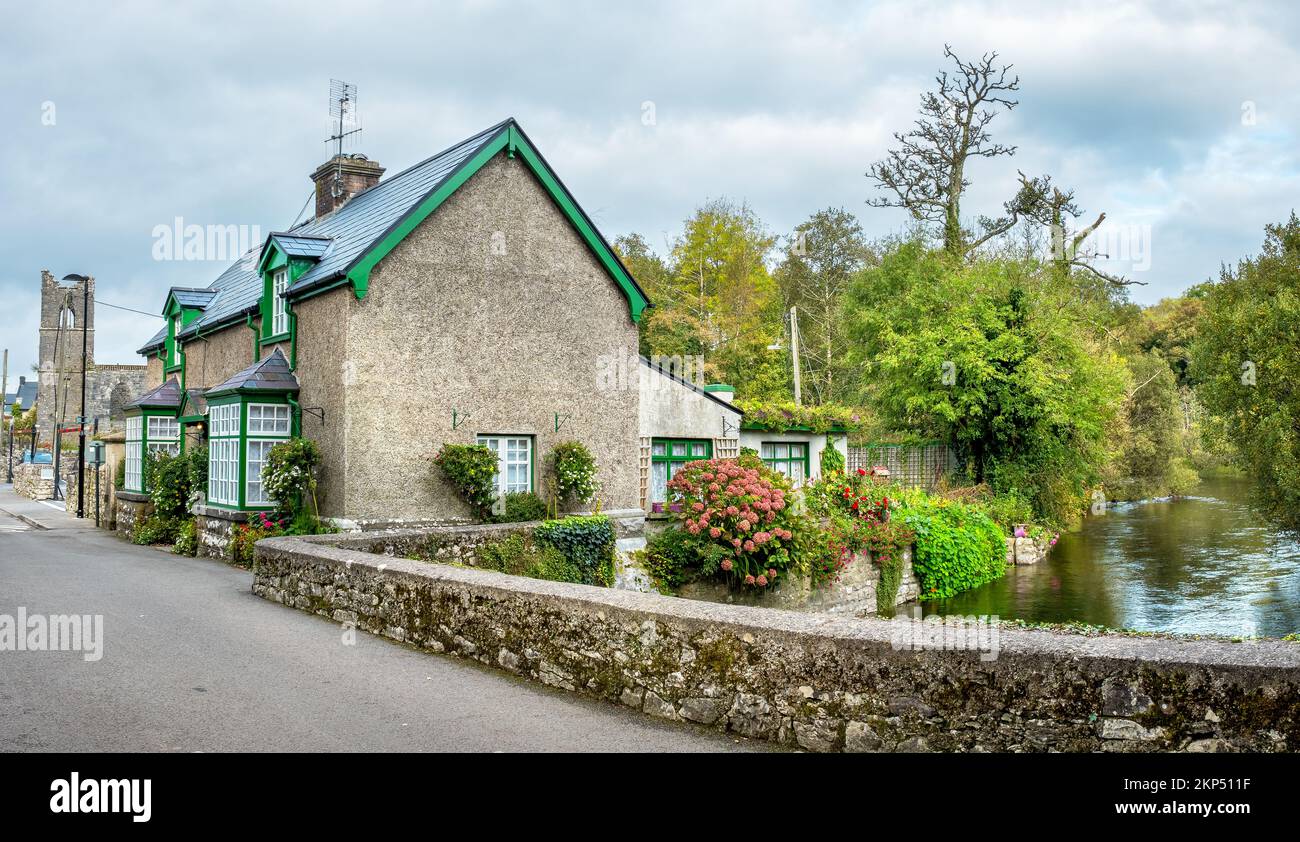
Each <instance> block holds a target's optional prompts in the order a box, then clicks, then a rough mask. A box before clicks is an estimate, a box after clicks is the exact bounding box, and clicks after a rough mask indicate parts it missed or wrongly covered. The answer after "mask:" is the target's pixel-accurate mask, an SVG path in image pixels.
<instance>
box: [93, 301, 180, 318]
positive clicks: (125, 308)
mask: <svg viewBox="0 0 1300 842" xmlns="http://www.w3.org/2000/svg"><path fill="white" fill-rule="evenodd" d="M95 303H96V304H103V305H104V306H105V307H113V308H115V309H117V310H126V311H127V312H128V313H139V314H140V315H142V316H152V317H153V318H155V319H162V320H163V321H167V317H166V316H160V315H158V314H157V313H146V312H145V311H144V310H135V309H132V308H130V307H123V306H122V305H121V304H109V303H108V302H107V301H100V300H99V299H98V298H96V299H95Z"/></svg>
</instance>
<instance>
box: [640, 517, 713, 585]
mask: <svg viewBox="0 0 1300 842" xmlns="http://www.w3.org/2000/svg"><path fill="white" fill-rule="evenodd" d="M731 556H732V551H731V548H730V547H724V546H722V545H721V544H715V543H713V542H712V541H707V540H703V539H701V538H700V536H698V535H691V534H690V533H689V532H686V531H685V530H682V529H666V530H664V531H663V532H661V533H659V534H658V535H656V536H654V537H653V538H651V539H650V540H649V541H647V542H646V548H645V550H644V551H643V552H642V556H641V560H642V563H643V565H644V567H645V569H646V572H647V573H649V574H650V578H651V579H653V580H654V583H655V586H656V587H657V588H659V590H660V591H663V592H671V591H675V590H676V589H678V588H680V587H681V586H682V585H685V584H688V583H690V582H695V581H698V580H700V579H705V578H708V577H710V576H713V575H715V574H717V573H718V571H719V570H721V569H722V562H723V561H724V560H725V559H729V558H731Z"/></svg>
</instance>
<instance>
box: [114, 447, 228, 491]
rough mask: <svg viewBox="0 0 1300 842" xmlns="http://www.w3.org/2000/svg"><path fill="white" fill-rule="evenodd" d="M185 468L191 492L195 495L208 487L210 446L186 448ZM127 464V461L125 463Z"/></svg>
mask: <svg viewBox="0 0 1300 842" xmlns="http://www.w3.org/2000/svg"><path fill="white" fill-rule="evenodd" d="M184 458H185V468H186V473H187V474H188V476H187V477H186V479H187V480H188V482H189V486H190V488H189V493H190V496H193V495H194V494H195V492H198V491H201V490H203V489H206V488H207V487H208V448H207V445H192V446H190V447H189V448H188V449H186V451H185V454H184ZM123 464H124V465H125V462H124V463H123Z"/></svg>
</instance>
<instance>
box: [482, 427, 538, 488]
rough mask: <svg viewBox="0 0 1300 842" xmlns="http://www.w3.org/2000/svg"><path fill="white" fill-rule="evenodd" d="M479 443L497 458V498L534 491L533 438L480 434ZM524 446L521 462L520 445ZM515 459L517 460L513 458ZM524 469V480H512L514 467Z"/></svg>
mask: <svg viewBox="0 0 1300 842" xmlns="http://www.w3.org/2000/svg"><path fill="white" fill-rule="evenodd" d="M477 443H478V444H481V445H483V446H485V447H487V448H488V449H489V450H491V451H492V452H493V453H495V454H496V456H497V475H496V478H495V482H496V487H497V496H498V497H504V496H505V495H506V494H511V493H519V492H526V491H532V490H533V437H532V436H525V435H504V434H503V435H498V434H495V433H492V434H488V433H484V434H480V435H479V436H478V438H477ZM521 443H522V445H523V457H524V458H523V459H522V460H520V459H518V458H517V457H518V456H519V452H520V451H519V445H520V444H521ZM512 457H515V458H512ZM521 465H522V466H523V467H524V480H523V482H522V483H521V482H519V481H518V480H515V481H513V482H512V481H511V480H510V469H511V468H512V467H515V468H517V467H519V466H521Z"/></svg>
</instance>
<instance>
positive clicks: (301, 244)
mask: <svg viewBox="0 0 1300 842" xmlns="http://www.w3.org/2000/svg"><path fill="white" fill-rule="evenodd" d="M269 239H271V240H275V242H276V244H277V245H278V246H279V247H280V250H281V251H283V252H284V253H285V254H287V255H289V256H290V257H310V258H312V259H316V258H319V257H321V256H322V255H324V254H325V252H327V251H329V248H330V243H332V242H333V240H331V239H330V238H329V237H307V236H300V235H295V234H282V233H275V234H272V235H271V236H270V237H269Z"/></svg>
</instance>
